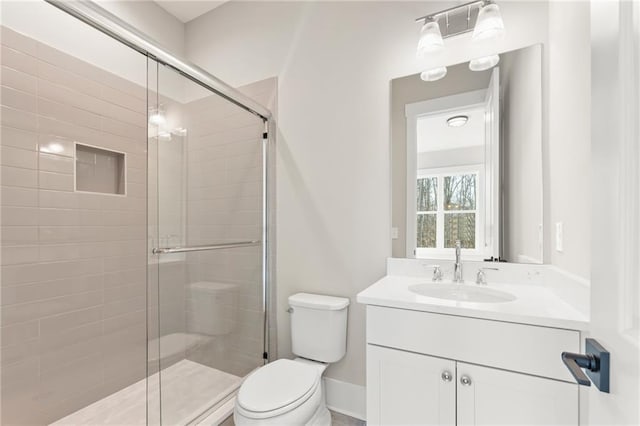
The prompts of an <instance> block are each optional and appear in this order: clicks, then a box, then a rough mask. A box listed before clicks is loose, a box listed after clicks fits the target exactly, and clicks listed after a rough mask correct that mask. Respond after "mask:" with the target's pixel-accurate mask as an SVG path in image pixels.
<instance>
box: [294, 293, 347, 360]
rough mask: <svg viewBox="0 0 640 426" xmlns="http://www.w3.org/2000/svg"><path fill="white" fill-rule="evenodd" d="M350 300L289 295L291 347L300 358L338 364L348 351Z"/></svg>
mask: <svg viewBox="0 0 640 426" xmlns="http://www.w3.org/2000/svg"><path fill="white" fill-rule="evenodd" d="M348 307H349V299H347V298H344V297H334V296H324V295H320V294H310V293H297V294H294V295H292V296H289V308H290V309H289V311H290V313H291V348H292V352H293V353H294V354H295V355H297V356H300V357H303V358H307V359H311V360H314V361H320V362H336V361H339V360H340V359H342V357H343V356H344V354H345V353H346V350H347V310H348Z"/></svg>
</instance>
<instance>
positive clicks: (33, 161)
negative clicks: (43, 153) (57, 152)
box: [0, 146, 38, 170]
mask: <svg viewBox="0 0 640 426" xmlns="http://www.w3.org/2000/svg"><path fill="white" fill-rule="evenodd" d="M0 160H1V164H2V165H4V166H12V167H21V168H25V169H34V170H35V169H37V168H38V156H37V154H36V153H35V152H34V151H29V150H26V149H19V148H13V147H11V146H2V149H1V151H0Z"/></svg>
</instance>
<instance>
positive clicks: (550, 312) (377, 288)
mask: <svg viewBox="0 0 640 426" xmlns="http://www.w3.org/2000/svg"><path fill="white" fill-rule="evenodd" d="M430 283H432V282H431V280H430V279H429V278H425V277H416V276H405V275H387V276H386V277H384V278H382V279H380V280H379V281H377V282H376V283H374V284H373V285H371V286H369V287H368V288H366V289H365V290H363V291H361V292H360V293H359V294H358V297H357V301H358V303H362V304H366V305H376V306H385V307H390V308H399V309H409V310H414V311H425V312H433V313H440V314H449V315H458V316H465V317H472V318H483V319H491V320H497V321H506V322H514V323H521V324H531V325H539V326H545V327H555V328H564V329H569V330H586V329H588V326H589V318H588V317H586V316H585V315H584V314H583V313H581V312H579V311H578V310H577V309H575V308H574V307H573V306H571V305H570V304H568V303H567V302H565V301H564V300H562V299H561V298H560V297H558V296H557V295H556V294H555V293H554V292H553V291H552V290H551V289H549V288H547V287H544V286H541V285H535V284H491V283H490V284H488V285H487V286H482V287H484V288H490V289H495V290H501V291H506V292H508V293H511V294H513V295H514V296H516V297H517V299H516V300H514V301H510V302H501V303H475V302H463V301H457V300H446V299H439V298H433V297H427V296H422V295H419V294H416V293H414V292H412V291H409V286H410V285H413V284H430ZM452 285H454V284H452ZM464 285H470V286H475V285H477V284H474V283H470V284H464Z"/></svg>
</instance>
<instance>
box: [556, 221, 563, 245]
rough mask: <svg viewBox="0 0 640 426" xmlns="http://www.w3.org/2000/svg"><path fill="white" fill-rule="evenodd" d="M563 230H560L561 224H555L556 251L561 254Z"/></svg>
mask: <svg viewBox="0 0 640 426" xmlns="http://www.w3.org/2000/svg"><path fill="white" fill-rule="evenodd" d="M563 233H564V232H563V229H562V222H556V251H559V252H562V250H563V246H562V243H563V241H562V240H563V239H564V235H563Z"/></svg>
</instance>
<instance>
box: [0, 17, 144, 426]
mask: <svg viewBox="0 0 640 426" xmlns="http://www.w3.org/2000/svg"><path fill="white" fill-rule="evenodd" d="M140 64H141V65H140V66H141V67H143V71H142V72H145V70H146V60H145V58H144V57H143V56H142V55H141V58H140ZM1 83H2V99H1V101H2V123H1V124H2V135H1V136H2V157H1V163H2V181H1V183H2V193H1V204H2V274H1V281H2V283H1V285H2V293H1V294H2V297H1V299H0V300H1V303H2V312H1V324H2V330H1V332H2V338H1V346H2V349H1V350H2V383H1V384H2V419H1V422H0V423H2V424H7V425H9V424H46V423H48V422H51V421H53V420H55V419H58V418H60V417H62V416H64V415H66V414H68V413H70V412H73V411H75V410H77V409H79V408H81V407H83V406H85V405H86V404H88V403H90V402H92V401H95V400H97V399H100V398H102V397H104V396H105V395H108V394H110V393H112V392H114V391H116V390H118V389H121V388H123V387H124V386H126V385H129V384H131V383H133V382H135V381H137V380H139V379H142V378H143V377H144V376H145V371H146V325H145V321H146V318H145V315H146V313H145V312H146V310H145V304H146V298H145V292H146V281H145V267H146V231H147V230H146V227H145V224H146V196H147V193H146V142H147V141H146V131H147V129H146V108H147V107H146V96H147V94H146V90H145V89H144V88H142V87H139V86H137V85H134V84H133V83H130V82H129V81H127V80H124V79H122V78H119V77H116V76H115V75H113V74H110V73H108V72H106V71H104V70H102V69H99V68H96V67H94V66H92V65H90V64H88V63H86V62H83V61H81V60H79V59H77V58H74V57H72V56H69V55H67V54H65V53H62V52H60V51H58V50H55V49H53V48H51V47H49V46H47V45H45V44H42V43H40V42H37V41H35V40H33V39H30V38H27V37H24V36H22V35H19V34H17V33H15V32H13V31H11V30H8V29H6V28H2V78H1ZM74 142H79V143H83V144H88V145H94V146H99V147H102V148H105V149H112V150H115V151H120V152H124V153H126V162H127V165H126V167H127V169H126V186H127V195H126V196H116V195H103V194H91V193H80V192H74V181H73V180H74V178H73V170H74V168H73V167H74V161H73V156H74Z"/></svg>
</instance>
